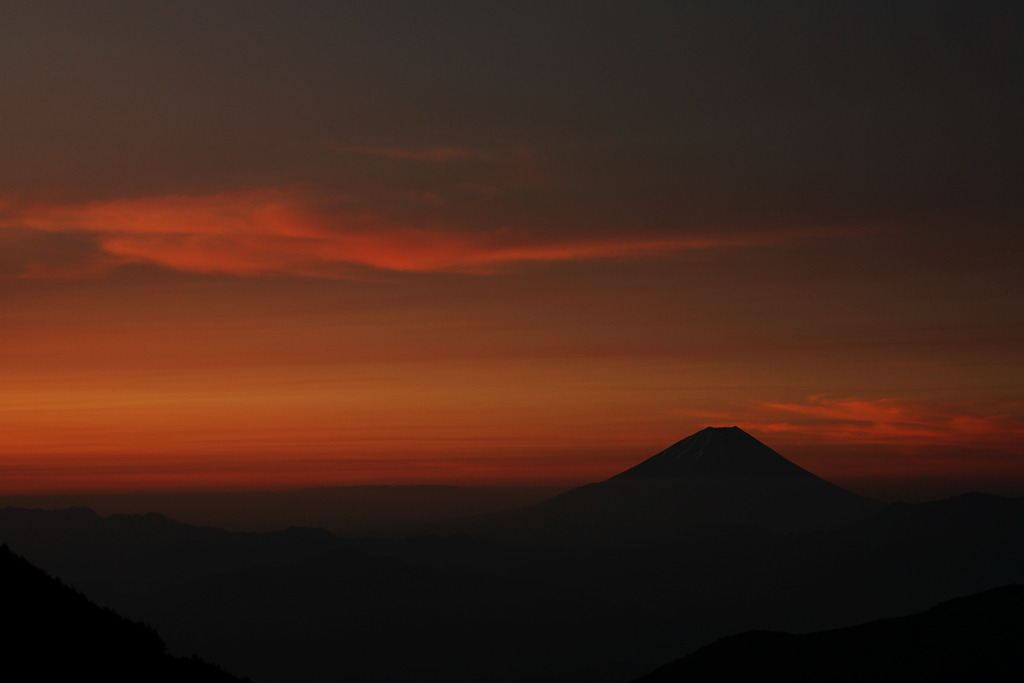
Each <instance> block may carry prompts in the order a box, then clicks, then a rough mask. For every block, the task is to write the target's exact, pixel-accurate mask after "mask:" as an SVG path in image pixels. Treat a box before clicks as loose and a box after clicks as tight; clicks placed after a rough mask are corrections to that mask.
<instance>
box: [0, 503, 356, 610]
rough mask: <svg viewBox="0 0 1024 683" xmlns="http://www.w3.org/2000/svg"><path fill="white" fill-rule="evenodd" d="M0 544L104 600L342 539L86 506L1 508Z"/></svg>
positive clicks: (303, 553) (296, 554)
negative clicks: (234, 528) (107, 513)
mask: <svg viewBox="0 0 1024 683" xmlns="http://www.w3.org/2000/svg"><path fill="white" fill-rule="evenodd" d="M0 543H7V544H9V545H10V546H12V547H14V548H17V549H18V551H19V552H20V553H22V554H23V555H24V556H25V557H27V558H29V560H31V561H32V562H33V563H34V564H36V565H37V566H40V567H43V568H44V569H45V570H46V571H48V572H52V573H53V574H55V575H57V576H60V577H62V579H63V580H65V581H67V582H69V583H70V584H71V585H73V586H74V587H75V588H77V589H79V590H82V591H84V592H86V593H87V594H88V595H89V596H90V597H92V598H93V599H94V600H97V601H99V602H100V603H101V604H112V603H113V602H115V601H116V600H117V599H119V598H120V597H121V596H123V595H124V594H126V593H134V592H139V591H144V590H147V589H149V588H151V587H153V586H159V585H165V584H169V583H174V582H180V581H185V580H188V579H190V578H193V577H196V576H200V575H203V574H207V573H211V572H218V571H230V570H232V569H237V568H240V567H247V566H252V565H255V564H271V565H272V564H275V563H280V562H285V563H287V562H292V561H294V560H296V559H301V558H304V557H310V556H313V555H316V554H318V553H321V552H324V551H326V550H328V549H330V548H332V547H334V546H335V545H337V543H338V538H337V537H336V536H334V535H332V534H330V533H328V532H326V531H324V530H322V529H304V528H291V529H287V530H284V531H274V532H264V533H243V532H229V531H224V530H222V529H217V528H214V527H205V526H196V525H192V524H183V523H181V522H177V521H175V520H172V519H169V518H167V517H165V516H163V515H161V514H158V513H149V514H145V515H110V516H109V517H101V516H100V515H98V514H96V513H95V512H93V511H92V510H90V509H88V508H84V507H72V508H67V509H64V510H27V509H24V508H12V507H9V508H3V509H0Z"/></svg>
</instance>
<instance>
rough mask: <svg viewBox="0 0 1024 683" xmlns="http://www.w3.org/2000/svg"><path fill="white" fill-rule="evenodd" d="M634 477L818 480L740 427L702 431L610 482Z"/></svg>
mask: <svg viewBox="0 0 1024 683" xmlns="http://www.w3.org/2000/svg"><path fill="white" fill-rule="evenodd" d="M635 477H655V478H670V479H683V478H686V479H691V478H716V479H717V478H744V479H746V478H763V477H773V478H775V477H782V478H807V477H813V478H815V479H817V477H815V475H813V474H811V473H810V472H808V471H807V470H805V469H803V468H802V467H800V466H798V465H795V464H793V463H792V462H790V461H789V460H786V459H785V458H784V457H782V456H781V455H779V454H778V453H776V452H775V451H774V450H772V449H771V448H769V447H768V446H766V445H764V444H763V443H761V442H760V441H758V440H757V439H755V438H754V437H752V436H751V435H750V434H747V433H746V432H745V431H743V430H742V429H740V428H739V427H707V428H705V429H702V430H700V431H699V432H697V433H695V434H691V435H690V436H688V437H686V438H685V439H683V440H682V441H679V442H677V443H675V444H673V445H671V446H669V447H668V448H666V449H665V450H663V451H662V452H660V453H658V454H657V455H654V456H652V457H650V458H648V459H647V460H644V461H643V462H642V463H640V464H639V465H636V466H634V467H631V468H630V469H628V470H626V471H624V472H622V473H620V474H618V475H616V476H614V477H612V479H632V478H635Z"/></svg>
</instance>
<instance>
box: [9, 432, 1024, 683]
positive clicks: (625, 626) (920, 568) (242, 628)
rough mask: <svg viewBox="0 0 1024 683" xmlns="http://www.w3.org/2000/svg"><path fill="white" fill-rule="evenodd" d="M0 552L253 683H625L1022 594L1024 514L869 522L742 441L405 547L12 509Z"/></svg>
mask: <svg viewBox="0 0 1024 683" xmlns="http://www.w3.org/2000/svg"><path fill="white" fill-rule="evenodd" d="M0 541H5V542H8V543H10V545H11V547H12V548H14V549H16V550H17V551H18V552H21V553H24V554H25V556H26V557H28V558H30V559H31V560H32V561H33V562H35V563H36V564H38V565H39V566H41V567H44V568H45V569H46V570H47V571H50V572H53V573H55V574H57V575H58V576H61V577H62V578H63V579H64V580H66V581H68V582H70V583H71V584H72V585H74V586H75V587H76V588H78V589H79V590H82V591H84V592H86V593H87V594H88V595H90V597H92V598H94V599H96V600H98V601H100V602H101V603H102V604H104V605H108V606H110V607H114V608H116V609H117V610H118V611H119V612H121V613H123V614H125V615H127V616H129V617H130V618H132V619H138V620H142V621H144V622H146V623H151V624H153V625H154V627H156V628H157V629H158V630H159V632H160V633H161V634H162V636H163V637H164V638H165V639H166V641H167V643H168V644H169V646H170V647H171V649H172V651H174V652H176V653H181V654H185V655H189V654H192V653H198V654H199V655H200V656H202V657H204V658H205V659H208V660H210V661H214V662H216V663H218V664H219V665H221V666H224V667H225V668H227V669H228V670H230V671H233V672H236V673H239V674H242V675H246V676H249V677H251V678H252V679H253V680H254V681H256V682H257V683H275V682H282V683H283V682H286V681H287V682H288V683H312V682H313V681H322V680H346V681H379V680H388V681H396V682H400V681H417V682H418V683H419V682H423V681H445V682H446V683H457V682H459V681H467V682H468V681H480V680H487V681H492V682H495V683H502V682H507V683H527V682H531V683H545V682H547V683H556V682H561V683H568V682H570V681H579V682H583V681H586V682H587V683H602V682H605V683H624V682H625V681H629V680H632V679H635V678H637V677H638V676H641V675H643V674H645V673H648V672H650V671H652V670H654V669H655V668H656V667H658V666H660V665H662V664H664V663H666V662H669V661H672V660H674V659H676V658H679V657H681V656H684V655H686V654H688V653H690V652H692V651H694V650H695V649H697V648H699V647H701V646H704V645H707V644H709V643H712V642H714V641H715V640H717V639H719V638H722V637H724V636H728V635H730V634H735V633H740V632H743V631H749V630H752V629H762V630H764V629H769V630H773V631H792V632H808V631H819V630H825V629H836V628H843V627H848V626H852V625H854V624H858V623H864V622H868V621H871V620H877V619H883V618H892V617H899V616H903V615H907V614H912V613H914V612H919V611H921V610H924V609H926V608H928V607H930V606H932V605H934V604H936V603H938V602H941V601H944V600H949V599H950V598H954V597H957V596H962V595H967V594H971V593H976V592H979V591H984V590H987V589H991V588H995V587H997V586H1002V585H1006V584H1014V583H1024V499H1011V498H1001V497H997V496H987V495H980V494H971V495H965V496H959V497H957V498H953V499H949V500H944V501H937V502H933V503H922V504H891V505H886V506H883V505H881V504H880V503H877V502H875V501H870V500H866V499H864V498H860V497H858V496H854V495H853V494H850V493H848V492H846V491H844V490H842V489H840V488H838V487H835V486H833V485H832V484H830V483H828V482H826V481H824V480H822V479H820V478H818V477H816V476H815V475H813V474H811V473H809V472H806V471H805V470H803V469H801V468H799V467H797V466H796V465H793V464H792V463H789V462H788V461H786V460H785V459H784V458H783V457H782V456H781V455H779V454H778V453H775V452H774V451H772V450H771V449H770V448H768V447H767V446H764V445H763V444H760V443H759V442H758V441H757V440H756V439H753V437H750V436H749V435H748V434H746V433H745V432H743V431H742V430H740V429H736V428H725V429H708V430H703V431H701V432H698V433H697V434H695V435H693V436H691V437H689V438H688V439H684V440H683V441H681V442H679V443H678V444H675V445H674V446H672V447H670V448H668V449H666V450H665V451H663V452H662V453H659V454H658V455H655V456H654V457H652V458H650V459H648V460H646V461H644V462H643V463H640V464H639V465H637V466H636V467H634V468H632V469H630V470H627V471H626V472H623V473H622V474H620V475H617V476H616V477H612V478H611V479H609V480H607V481H604V482H600V483H598V484H593V485H590V486H585V487H581V488H580V489H575V490H573V491H570V492H568V493H566V494H563V495H561V496H556V497H555V498H552V499H550V500H548V501H545V502H543V503H541V504H538V505H533V506H529V507H527V508H523V509H521V510H519V511H516V512H514V513H510V514H508V515H488V516H484V517H478V518H475V519H472V520H468V521H465V522H463V523H460V524H458V525H453V527H449V528H447V529H446V530H445V533H436V534H432V535H422V536H418V537H411V538H406V539H401V540H395V539H379V538H378V539H374V538H361V539H347V538H341V537H337V536H334V535H332V534H330V533H327V532H325V531H323V530H316V529H298V528H293V529H289V530H286V531H279V532H274V533H230V532H226V531H222V530H219V529H213V528H208V527H198V526H192V525H187V524H181V523H178V522H175V521H173V520H170V519H167V518H166V517H163V516H161V515H158V514H151V515H114V516H111V517H106V518H102V517H99V516H98V515H95V514H94V513H92V512H91V511H89V510H86V509H82V508H77V509H68V510H60V511H41V510H22V509H15V508H8V509H4V510H0ZM396 653H401V654H400V655H396Z"/></svg>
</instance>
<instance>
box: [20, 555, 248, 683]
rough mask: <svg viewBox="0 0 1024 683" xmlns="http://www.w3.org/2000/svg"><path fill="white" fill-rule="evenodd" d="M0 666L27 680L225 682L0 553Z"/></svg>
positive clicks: (149, 633) (148, 632)
mask: <svg viewBox="0 0 1024 683" xmlns="http://www.w3.org/2000/svg"><path fill="white" fill-rule="evenodd" d="M0 599H2V603H3V607H4V611H3V617H4V623H5V627H6V628H5V629H4V630H5V633H6V635H5V636H4V641H3V652H4V667H5V668H6V669H7V670H8V671H10V672H15V673H18V675H21V676H24V677H25V678H26V679H28V678H31V679H33V680H36V679H38V680H79V679H94V680H103V681H132V682H133V683H134V682H135V681H140V680H146V681H156V682H158V683H163V682H166V683H170V682H171V681H175V682H176V681H182V682H184V681H189V682H197V683H206V682H209V683H230V682H231V681H240V680H241V679H238V678H236V677H234V676H231V675H230V674H227V673H225V672H224V671H221V670H220V669H218V668H216V667H214V666H212V665H210V664H207V663H205V662H202V661H200V660H197V659H182V658H180V657H172V656H171V655H169V654H168V653H167V649H166V647H165V646H164V643H163V641H162V640H161V639H160V636H158V635H157V634H156V631H154V630H153V629H151V628H149V627H148V626H144V625H143V624H140V623H137V622H133V621H129V620H128V619H125V618H123V617H121V616H118V615H117V614H115V613H114V612H112V611H110V610H108V609H103V608H101V607H99V606H97V605H95V604H94V603H92V602H90V601H89V600H88V599H86V598H85V596H83V595H82V594H81V593H78V592H77V591H75V590H73V589H71V588H68V587H67V586H65V585H64V584H62V583H61V582H60V581H58V580H57V579H54V578H53V577H51V576H49V575H47V574H46V573H45V572H43V571H42V570H41V569H38V568H36V567H35V566H33V565H32V564H30V563H29V562H28V561H27V560H25V559H24V558H22V557H20V556H18V555H15V554H14V553H13V552H11V550H10V549H9V548H8V547H7V545H3V546H0Z"/></svg>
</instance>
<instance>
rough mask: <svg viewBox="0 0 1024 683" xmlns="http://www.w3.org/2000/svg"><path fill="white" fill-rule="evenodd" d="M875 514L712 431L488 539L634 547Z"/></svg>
mask: <svg viewBox="0 0 1024 683" xmlns="http://www.w3.org/2000/svg"><path fill="white" fill-rule="evenodd" d="M880 506H881V503H879V502H877V501H874V500H871V499H868V498H863V497H861V496H858V495H855V494H853V493H850V492H849V491H846V490H844V489H842V488H840V487H838V486H836V485H835V484H832V483H830V482H828V481H826V480H824V479H822V478H821V477H818V476H816V475H814V474H812V473H811V472H808V471H807V470H805V469H803V468H802V467H800V466H798V465H795V464H794V463H792V462H790V461H789V460H787V459H786V458H784V457H782V456H781V455H779V454H778V453H776V452H775V451H774V450H772V449H771V448H769V447H768V446H766V445H765V444H763V443H761V442H760V441H758V440H757V439H755V438H754V437H752V436H751V435H749V434H747V433H746V432H744V431H743V430H742V429H740V428H739V427H708V428H706V429H703V430H701V431H699V432H697V433H696V434H693V435H691V436H689V437H687V438H685V439H683V440H682V441H679V442H678V443H676V444H674V445H672V446H670V447H669V448H666V449H665V450H664V451H662V452H660V453H658V454H657V455H654V456H652V457H650V458H648V459H647V460H644V461H643V462H641V463H640V464H638V465H636V466H634V467H631V468H630V469H628V470H625V471H624V472H621V473H620V474H617V475H615V476H614V477H611V478H610V479H607V480H605V481H602V482H598V483H595V484H588V485H586V486H581V487H579V488H575V489H572V490H571V491H567V492H566V493H563V494H561V495H558V496H555V497H554V498H550V499H548V500H546V501H543V502H541V503H538V504H537V505H533V506H531V507H529V508H524V509H522V510H518V511H515V512H512V513H508V514H506V515H501V516H493V517H492V518H491V519H489V520H488V527H489V528H488V530H487V531H486V532H485V533H488V534H489V535H495V536H499V537H505V538H509V539H513V540H517V541H521V542H541V543H553V544H558V545H578V546H609V547H615V546H630V545H637V544H643V543H651V542H662V541H671V540H675V539H677V538H680V537H681V536H682V535H683V534H685V533H687V532H689V531H692V530H694V529H695V528H697V527H701V526H707V525H722V524H728V525H754V526H759V527H762V528H765V529H768V530H771V531H777V532H790V531H804V530H809V529H815V528H820V527H825V526H830V525H834V524H841V523H846V522H850V521H853V520H855V519H858V518H860V517H863V516H865V515H867V514H868V513H870V512H873V511H874V510H876V509H878V508H879V507H880ZM474 531H480V529H475V530H474Z"/></svg>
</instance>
